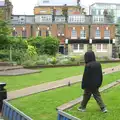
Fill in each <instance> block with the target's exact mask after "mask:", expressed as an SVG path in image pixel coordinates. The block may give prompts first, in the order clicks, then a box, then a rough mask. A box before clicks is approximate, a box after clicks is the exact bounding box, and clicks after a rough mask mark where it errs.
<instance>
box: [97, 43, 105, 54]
mask: <svg viewBox="0 0 120 120" xmlns="http://www.w3.org/2000/svg"><path fill="white" fill-rule="evenodd" d="M96 51H97V52H107V44H96Z"/></svg>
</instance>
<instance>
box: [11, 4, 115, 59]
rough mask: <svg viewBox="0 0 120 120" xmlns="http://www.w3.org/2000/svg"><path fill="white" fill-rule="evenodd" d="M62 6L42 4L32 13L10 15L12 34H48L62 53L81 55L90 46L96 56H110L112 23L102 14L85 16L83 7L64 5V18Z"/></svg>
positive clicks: (112, 35)
mask: <svg viewBox="0 0 120 120" xmlns="http://www.w3.org/2000/svg"><path fill="white" fill-rule="evenodd" d="M62 8H63V5H61V6H60V5H56V6H55V5H54V6H53V4H52V5H51V6H48V5H41V6H36V7H35V8H34V15H13V16H12V20H11V25H12V28H13V31H12V35H13V36H22V37H31V36H34V37H36V36H48V35H51V36H55V37H58V38H59V39H60V48H59V52H61V53H64V54H83V53H84V52H86V51H87V50H88V49H93V50H94V51H95V53H96V54H97V55H98V56H108V57H112V54H113V46H114V45H113V43H114V39H115V24H113V23H112V22H111V21H109V19H107V18H106V17H105V16H102V15H101V16H96V15H95V16H94V15H93V16H91V15H85V14H84V13H85V12H84V9H82V8H81V10H78V9H79V8H78V7H76V5H73V6H71V5H68V6H67V8H68V12H67V13H68V16H67V18H66V17H65V16H63V15H62ZM54 12H55V14H54ZM67 42H68V43H67ZM98 53H99V54H98Z"/></svg>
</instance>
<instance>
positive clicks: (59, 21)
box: [54, 16, 65, 23]
mask: <svg viewBox="0 0 120 120" xmlns="http://www.w3.org/2000/svg"><path fill="white" fill-rule="evenodd" d="M54 22H56V23H63V22H65V17H64V16H55V21H54Z"/></svg>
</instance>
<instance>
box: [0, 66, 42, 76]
mask: <svg viewBox="0 0 120 120" xmlns="http://www.w3.org/2000/svg"><path fill="white" fill-rule="evenodd" d="M40 72H41V71H40V70H31V69H25V68H18V69H13V70H5V71H0V76H17V75H19V76H20V75H25V74H31V73H40Z"/></svg>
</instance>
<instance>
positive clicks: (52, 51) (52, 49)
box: [44, 37, 59, 56]
mask: <svg viewBox="0 0 120 120" xmlns="http://www.w3.org/2000/svg"><path fill="white" fill-rule="evenodd" d="M58 50H59V40H58V39H57V38H55V37H46V38H45V41H44V53H45V54H48V55H53V56H55V55H56V54H57V53H58Z"/></svg>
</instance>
